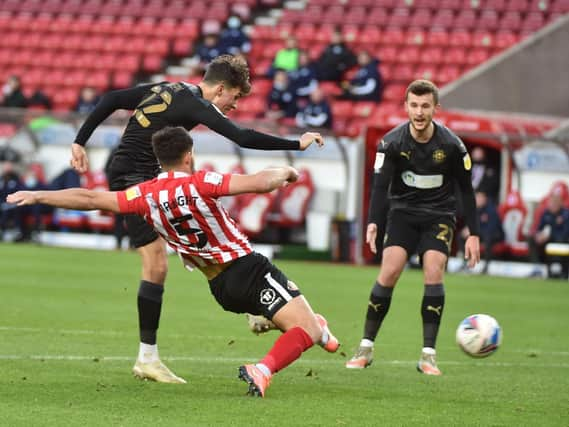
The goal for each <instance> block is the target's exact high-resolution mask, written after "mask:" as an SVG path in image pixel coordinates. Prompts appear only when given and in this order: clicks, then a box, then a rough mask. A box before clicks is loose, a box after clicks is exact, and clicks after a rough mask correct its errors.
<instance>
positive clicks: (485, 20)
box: [477, 10, 500, 31]
mask: <svg viewBox="0 0 569 427" xmlns="http://www.w3.org/2000/svg"><path fill="white" fill-rule="evenodd" d="M499 26H500V22H499V18H498V12H496V11H495V10H483V11H482V12H481V14H480V18H479V19H478V25H477V29H479V30H490V31H494V30H497V29H498V27H499Z"/></svg>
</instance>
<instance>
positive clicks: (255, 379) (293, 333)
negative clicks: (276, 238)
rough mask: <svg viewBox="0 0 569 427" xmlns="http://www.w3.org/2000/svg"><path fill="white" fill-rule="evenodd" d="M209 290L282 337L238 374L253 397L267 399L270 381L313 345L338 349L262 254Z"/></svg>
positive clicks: (231, 269) (231, 270)
mask: <svg viewBox="0 0 569 427" xmlns="http://www.w3.org/2000/svg"><path fill="white" fill-rule="evenodd" d="M210 288H211V290H212V293H213V295H214V296H215V298H216V300H217V301H218V302H219V303H220V305H221V306H222V307H223V308H225V309H226V310H229V311H234V312H244V311H245V312H249V313H254V314H262V315H263V316H265V317H266V318H267V319H270V320H271V321H272V322H274V323H275V325H276V326H277V327H278V328H279V329H280V330H281V331H283V334H282V335H281V336H280V337H279V338H278V339H277V340H276V341H275V343H274V345H273V347H272V348H271V349H270V350H269V352H268V353H267V354H266V355H265V357H264V358H263V359H262V360H260V361H259V363H257V364H252V365H243V366H241V367H240V368H239V378H241V379H242V380H244V381H246V382H247V383H248V384H249V394H251V395H256V396H263V395H264V394H265V390H266V388H267V387H268V385H269V382H270V379H271V377H272V375H273V374H274V373H276V372H278V371H280V370H282V369H284V368H285V367H286V366H288V365H290V364H291V363H292V362H294V361H295V360H296V359H298V358H299V357H300V355H301V354H302V353H303V352H304V351H305V350H307V349H308V348H310V347H312V346H313V345H314V344H315V343H322V344H323V345H327V344H330V343H331V342H332V341H335V342H336V345H335V349H334V351H335V350H336V349H337V348H338V346H339V344H338V343H337V340H336V338H335V337H334V336H333V335H332V334H331V333H330V331H329V329H328V327H327V325H326V324H325V323H326V321H325V320H324V325H322V324H321V321H319V318H318V317H317V315H315V314H314V312H313V311H312V308H311V307H310V305H309V304H308V302H307V301H306V299H305V298H304V297H303V296H302V295H301V293H300V290H299V289H298V288H297V287H296V285H295V284H294V283H293V282H292V281H290V280H288V278H287V277H286V276H285V275H284V274H283V273H282V272H281V271H280V270H279V269H278V268H277V267H275V266H274V265H273V264H271V263H270V262H269V261H268V260H267V259H266V258H265V257H263V256H262V255H260V254H256V253H253V254H250V255H248V256H246V257H243V258H241V259H239V260H237V261H236V262H235V263H234V264H233V265H232V266H231V267H229V269H227V270H225V271H224V272H223V273H221V274H220V275H219V276H217V277H216V278H215V279H213V280H211V281H210ZM321 319H323V318H321Z"/></svg>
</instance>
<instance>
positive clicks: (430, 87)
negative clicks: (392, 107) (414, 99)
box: [405, 80, 439, 105]
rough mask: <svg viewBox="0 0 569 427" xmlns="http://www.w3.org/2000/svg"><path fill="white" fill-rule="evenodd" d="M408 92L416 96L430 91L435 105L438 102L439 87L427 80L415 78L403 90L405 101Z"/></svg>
mask: <svg viewBox="0 0 569 427" xmlns="http://www.w3.org/2000/svg"><path fill="white" fill-rule="evenodd" d="M410 93H412V94H413V95H417V96H421V95H427V94H429V93H432V94H433V101H435V105H437V104H438V103H439V88H438V87H437V86H435V84H434V83H433V82H431V81H429V80H415V81H414V82H412V83H411V84H410V85H409V86H408V87H407V90H406V91H405V101H407V98H408V97H409V94H410Z"/></svg>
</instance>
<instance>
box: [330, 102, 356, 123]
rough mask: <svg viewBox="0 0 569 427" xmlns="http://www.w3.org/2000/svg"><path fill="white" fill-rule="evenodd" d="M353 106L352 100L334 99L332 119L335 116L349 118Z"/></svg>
mask: <svg viewBox="0 0 569 427" xmlns="http://www.w3.org/2000/svg"><path fill="white" fill-rule="evenodd" d="M353 108H354V103H353V102H352V101H342V100H340V101H338V100H336V101H334V102H333V103H332V117H334V120H336V118H338V119H341V118H344V119H346V118H351V117H352V114H353V113H352V112H353Z"/></svg>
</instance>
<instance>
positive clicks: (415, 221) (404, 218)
mask: <svg viewBox="0 0 569 427" xmlns="http://www.w3.org/2000/svg"><path fill="white" fill-rule="evenodd" d="M455 227H456V224H455V220H454V218H453V217H451V216H449V215H434V214H426V213H420V214H418V213H409V212H405V211H403V210H399V209H397V210H393V211H390V212H389V215H388V217H387V226H386V229H385V238H384V242H383V247H384V248H386V247H388V246H401V247H403V248H404V249H405V250H406V251H407V256H411V255H413V254H415V253H417V254H419V256H420V257H422V256H423V254H424V253H425V252H426V251H428V250H431V249H432V250H435V251H439V252H442V253H444V254H445V255H446V256H449V254H450V248H451V245H452V240H453V237H454V230H455Z"/></svg>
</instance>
